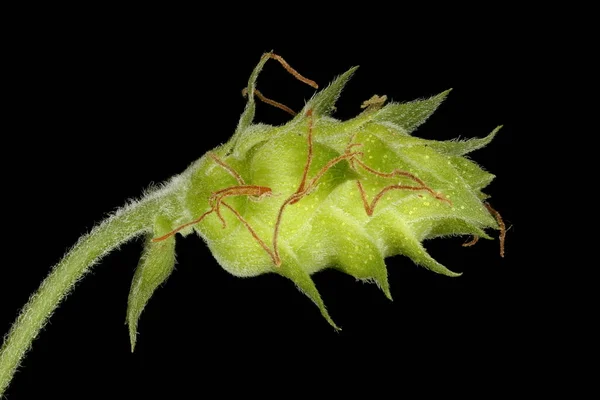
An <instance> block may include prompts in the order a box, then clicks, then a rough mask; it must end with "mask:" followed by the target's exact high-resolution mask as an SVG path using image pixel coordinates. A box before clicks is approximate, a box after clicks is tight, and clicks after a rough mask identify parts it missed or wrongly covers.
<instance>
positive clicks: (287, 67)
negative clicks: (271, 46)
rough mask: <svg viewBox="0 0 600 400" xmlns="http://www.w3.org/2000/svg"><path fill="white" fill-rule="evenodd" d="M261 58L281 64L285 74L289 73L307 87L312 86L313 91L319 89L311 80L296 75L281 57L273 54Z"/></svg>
mask: <svg viewBox="0 0 600 400" xmlns="http://www.w3.org/2000/svg"><path fill="white" fill-rule="evenodd" d="M263 57H268V58H272V59H273V60H277V61H278V62H279V64H281V65H282V66H283V68H285V70H286V71H287V72H289V73H290V74H291V75H292V76H293V77H294V78H296V79H298V80H299V81H300V82H304V83H306V84H307V85H309V86H312V87H313V88H315V89H318V88H319V85H317V83H316V82H315V81H313V80H312V79H308V78H305V77H303V76H302V75H300V73H298V71H296V70H295V69H294V68H292V67H291V66H290V65H289V64H288V63H287V62H286V61H285V60H284V59H283V57H281V56H279V55H277V54H275V53H265V54H264V55H263Z"/></svg>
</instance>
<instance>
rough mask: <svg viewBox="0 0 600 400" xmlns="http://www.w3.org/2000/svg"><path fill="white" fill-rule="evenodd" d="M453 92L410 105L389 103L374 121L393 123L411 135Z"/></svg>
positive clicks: (445, 92) (448, 91)
mask: <svg viewBox="0 0 600 400" xmlns="http://www.w3.org/2000/svg"><path fill="white" fill-rule="evenodd" d="M451 90H452V89H448V90H446V91H444V92H442V93H440V94H438V95H435V96H433V97H430V98H428V99H424V100H415V101H411V102H408V103H389V104H388V105H386V106H384V107H383V108H382V109H381V110H379V111H378V112H377V115H375V116H374V117H373V121H376V122H377V121H378V122H387V123H392V124H394V125H396V126H397V127H399V128H401V129H402V130H403V131H404V132H405V133H406V134H410V133H411V132H413V131H414V130H415V129H417V128H418V127H419V126H420V125H421V124H423V123H424V122H425V121H426V120H427V118H429V117H430V116H431V114H433V113H434V112H435V110H437V108H438V107H439V106H440V104H442V102H443V101H444V99H446V96H448V93H450V91H451Z"/></svg>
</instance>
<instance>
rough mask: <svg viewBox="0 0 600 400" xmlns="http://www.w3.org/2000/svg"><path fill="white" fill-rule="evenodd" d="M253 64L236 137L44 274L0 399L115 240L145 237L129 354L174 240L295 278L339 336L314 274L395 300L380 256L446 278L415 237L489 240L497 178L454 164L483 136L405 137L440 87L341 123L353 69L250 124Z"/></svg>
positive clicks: (9, 353) (6, 359)
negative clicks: (331, 275) (490, 192)
mask: <svg viewBox="0 0 600 400" xmlns="http://www.w3.org/2000/svg"><path fill="white" fill-rule="evenodd" d="M276 57H277V56H274V55H272V54H267V55H265V56H263V58H261V60H260V62H259V64H258V65H257V66H256V68H255V69H254V71H253V72H252V75H251V76H250V80H249V82H248V87H247V95H248V103H247V105H246V108H245V110H244V112H243V114H242V116H241V118H240V121H239V124H238V127H237V129H236V131H235V134H234V135H233V137H232V138H231V139H230V140H229V141H228V142H227V143H226V144H224V145H222V146H220V147H218V148H216V149H214V150H213V151H211V152H209V153H207V154H205V155H204V156H203V157H201V158H200V159H199V160H197V161H196V162H195V163H193V164H192V165H191V166H190V167H189V168H188V169H187V170H186V171H185V172H183V173H182V174H181V175H178V176H175V177H174V178H173V179H171V180H170V181H169V182H167V183H166V184H165V185H163V187H161V188H160V189H159V190H157V191H154V192H152V193H149V194H147V195H146V196H145V197H144V198H142V199H141V200H140V201H139V202H134V203H132V204H130V205H129V206H127V207H125V208H124V209H122V210H119V211H118V212H117V213H116V214H115V215H113V216H112V217H110V218H109V219H108V220H107V221H105V222H103V223H102V224H100V225H99V226H97V227H96V228H94V230H92V232H90V234H88V235H86V236H85V237H83V238H82V239H81V240H80V241H79V243H78V244H77V245H76V246H75V247H74V248H73V249H72V250H71V251H70V252H69V253H68V254H67V255H66V256H65V258H64V259H63V260H62V261H61V262H60V263H59V264H58V265H57V266H56V267H55V268H54V269H53V271H52V273H51V274H50V275H49V277H48V278H47V279H46V280H45V281H44V283H42V286H41V288H40V290H39V291H38V292H37V293H36V294H35V295H34V296H32V298H31V300H30V301H29V303H28V304H27V305H26V306H25V307H24V309H23V312H22V314H21V315H20V317H19V319H18V320H17V322H16V323H15V325H14V326H13V328H12V329H11V332H10V333H9V335H8V336H7V339H6V341H5V343H4V345H3V347H2V350H1V352H0V395H1V394H2V393H3V392H4V389H5V388H6V386H7V385H8V383H9V382H10V379H11V378H12V375H13V373H14V371H15V369H16V367H17V365H18V363H19V362H20V360H21V358H22V357H23V355H24V353H25V352H26V350H27V349H28V348H29V345H30V344H31V342H32V341H33V339H34V338H35V336H36V335H37V334H38V332H39V330H40V329H41V327H42V326H43V325H44V322H45V321H46V319H47V318H48V316H49V315H50V314H51V313H52V311H53V310H54V309H55V308H56V307H57V306H58V304H59V302H60V301H61V299H62V298H63V297H64V296H65V294H66V293H67V292H68V291H69V290H70V288H71V287H72V286H73V285H74V284H75V282H76V281H77V280H78V279H79V278H80V277H81V276H82V275H83V274H84V273H85V272H86V270H87V269H88V268H89V267H90V266H91V265H92V264H93V263H95V262H96V261H97V260H98V259H99V258H101V257H102V256H103V255H105V254H106V253H107V252H109V251H110V250H111V249H113V248H115V247H117V246H118V245H119V244H121V243H123V242H124V241H127V240H129V239H130V238H132V237H135V236H137V235H140V234H145V235H146V236H147V241H146V248H145V250H144V253H143V256H142V259H141V261H140V264H139V266H138V269H137V271H136V273H135V276H134V279H133V283H132V287H131V292H130V295H129V304H128V311H127V321H128V324H129V328H130V338H131V345H132V349H133V347H134V346H135V337H136V334H137V333H136V327H137V321H138V318H139V316H140V314H141V312H142V310H143V308H144V307H145V305H146V303H147V301H148V300H149V299H150V297H151V296H152V293H153V292H154V290H155V289H156V288H157V287H158V286H159V285H160V284H161V283H163V282H164V281H165V280H166V279H167V277H168V276H169V275H170V273H171V272H172V271H173V266H174V263H175V236H174V233H175V232H179V233H181V234H183V235H188V234H190V233H192V232H193V231H196V232H197V233H198V234H199V235H200V236H201V237H202V238H203V239H204V240H205V241H206V243H207V245H208V246H209V248H210V250H211V252H212V254H213V255H214V257H215V259H216V260H217V262H218V263H219V264H220V265H221V266H222V267H223V268H224V269H225V270H227V271H228V272H230V273H231V274H233V275H236V276H245V277H248V276H256V275H260V274H264V273H276V274H280V275H282V276H285V277H287V278H289V279H291V280H292V281H293V282H294V283H295V284H296V285H297V286H298V288H299V289H300V290H301V291H302V292H303V293H305V294H306V295H307V296H308V297H309V298H310V299H311V300H312V301H313V302H315V304H316V305H317V306H318V307H319V309H320V311H321V314H322V315H323V316H324V317H325V319H326V320H327V321H328V322H329V323H330V324H331V325H332V326H333V327H334V328H336V329H337V326H336V325H335V323H334V322H333V320H332V319H331V317H330V316H329V314H328V312H327V309H326V308H325V304H324V303H323V300H322V299H321V296H320V295H319V292H318V290H317V288H316V286H315V284H314V283H313V280H312V279H311V274H313V273H315V272H317V271H320V270H322V269H325V268H336V269H338V270H340V271H342V272H345V273H347V274H349V275H352V276H354V277H356V278H357V279H361V280H365V281H369V282H374V283H376V284H377V285H378V286H379V287H380V288H381V290H382V291H383V292H384V293H385V295H386V296H387V297H388V298H390V299H391V293H390V288H389V283H388V279H387V270H386V266H385V262H384V260H385V258H386V257H389V256H393V255H397V254H402V255H405V256H407V257H410V258H411V259H412V260H413V261H414V262H415V263H416V264H418V265H421V266H423V267H426V268H428V269H430V270H432V271H434V272H437V273H440V274H444V275H447V276H457V275H458V274H457V273H454V272H452V271H451V270H449V269H447V268H446V267H444V266H443V265H441V264H440V263H438V262H437V261H435V260H434V259H433V258H432V257H431V256H429V254H428V253H427V251H426V250H425V249H424V248H423V245H422V242H423V241H424V240H425V239H428V238H433V237H439V236H449V235H473V236H475V237H482V238H488V239H489V236H488V235H487V234H486V233H485V232H484V229H486V228H493V229H500V227H499V226H498V224H497V222H496V219H495V218H494V215H492V212H493V210H491V208H488V207H487V206H486V204H485V203H484V202H483V201H484V200H485V199H486V195H485V194H484V193H483V192H482V189H483V188H484V187H485V186H487V185H488V184H489V183H490V181H491V180H492V179H493V175H491V174H489V173H488V172H485V171H484V170H482V169H481V168H480V167H479V166H477V164H475V163H474V162H473V161H471V160H469V159H467V158H465V157H464V156H465V155H466V154H467V153H469V152H471V151H473V150H477V149H479V148H481V147H483V146H485V145H487V144H488V143H489V142H490V141H491V140H492V138H493V137H494V135H495V134H496V132H497V131H498V128H497V129H495V130H494V131H493V132H492V133H491V134H490V135H488V136H487V137H485V138H483V139H472V140H467V141H446V142H440V141H434V140H425V139H420V138H416V137H414V136H411V134H412V132H413V131H414V130H415V129H416V128H417V127H418V126H419V125H421V124H422V123H423V122H424V121H425V120H426V119H427V118H428V117H429V116H430V115H431V114H432V113H433V112H434V111H435V110H436V108H437V107H438V106H439V105H440V103H441V102H442V101H443V100H444V99H445V97H446V96H447V94H448V92H449V91H445V92H443V93H440V94H439V95H437V96H434V97H431V98H429V99H425V100H417V101H413V102H408V103H401V104H399V103H389V104H385V98H379V97H377V96H374V97H373V98H372V99H371V100H369V101H368V102H365V104H364V106H365V110H364V111H363V112H362V113H361V114H359V115H358V116H357V117H355V118H353V119H351V120H348V121H339V120H336V119H334V118H332V117H331V113H332V111H333V110H334V105H335V102H336V100H337V98H338V97H339V95H340V93H341V91H342V89H343V87H344V86H345V85H346V83H347V82H348V80H349V79H350V77H351V75H352V74H353V73H354V71H355V70H356V68H352V69H350V70H349V71H348V72H346V73H345V74H343V75H341V76H339V77H338V78H337V79H336V80H334V81H333V83H331V84H330V85H329V86H328V87H327V88H325V89H324V90H321V91H320V92H318V93H317V94H316V95H315V96H314V97H313V98H312V99H311V100H310V101H308V102H307V103H306V105H305V107H304V109H303V110H302V111H301V112H300V113H298V114H297V115H296V116H295V117H294V118H293V119H292V120H291V121H289V122H288V123H287V124H285V125H283V126H269V125H263V124H254V123H253V119H254V112H255V96H256V95H257V92H256V87H255V86H256V79H257V77H258V75H259V73H260V71H261V70H262V68H263V66H264V64H265V62H266V61H267V60H268V59H269V58H276Z"/></svg>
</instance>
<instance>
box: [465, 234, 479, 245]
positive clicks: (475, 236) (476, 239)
mask: <svg viewBox="0 0 600 400" xmlns="http://www.w3.org/2000/svg"><path fill="white" fill-rule="evenodd" d="M477 242H479V236H477V235H473V239H471V240H469V241H468V242H467V243H463V244H462V246H463V247H471V246H474V245H475V244H476V243H477Z"/></svg>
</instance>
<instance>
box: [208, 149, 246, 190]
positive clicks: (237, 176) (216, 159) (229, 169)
mask: <svg viewBox="0 0 600 400" xmlns="http://www.w3.org/2000/svg"><path fill="white" fill-rule="evenodd" d="M208 156H209V157H210V158H212V159H213V161H214V162H216V163H217V164H219V165H220V166H221V167H223V168H224V169H225V171H227V172H229V174H230V175H231V176H233V177H234V178H235V180H236V181H237V182H238V183H239V184H240V185H245V183H244V179H243V178H242V177H241V176H240V174H238V173H237V171H236V170H234V169H233V168H232V167H231V166H230V165H228V164H226V163H225V162H224V161H222V160H221V159H220V158H219V157H217V155H216V154H214V153H212V152H210V153H208Z"/></svg>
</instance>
